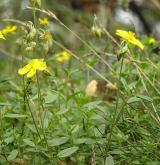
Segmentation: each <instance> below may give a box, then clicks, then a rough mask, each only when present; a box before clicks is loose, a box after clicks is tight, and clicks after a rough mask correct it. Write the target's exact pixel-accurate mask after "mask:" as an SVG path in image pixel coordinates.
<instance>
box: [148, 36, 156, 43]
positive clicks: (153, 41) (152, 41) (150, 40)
mask: <svg viewBox="0 0 160 165" xmlns="http://www.w3.org/2000/svg"><path fill="white" fill-rule="evenodd" d="M155 42H156V39H155V38H153V37H150V38H149V41H148V43H149V44H154V43H155Z"/></svg>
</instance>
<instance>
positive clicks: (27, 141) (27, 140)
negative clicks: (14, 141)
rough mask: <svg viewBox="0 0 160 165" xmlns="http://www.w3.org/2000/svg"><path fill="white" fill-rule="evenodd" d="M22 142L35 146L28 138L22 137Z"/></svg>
mask: <svg viewBox="0 0 160 165" xmlns="http://www.w3.org/2000/svg"><path fill="white" fill-rule="evenodd" d="M23 141H24V143H25V144H27V145H28V146H31V147H35V144H34V143H33V142H32V141H31V140H29V139H23Z"/></svg>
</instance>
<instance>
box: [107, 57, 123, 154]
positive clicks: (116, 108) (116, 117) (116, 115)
mask: <svg viewBox="0 0 160 165" xmlns="http://www.w3.org/2000/svg"><path fill="white" fill-rule="evenodd" d="M123 63H124V56H122V60H121V65H120V72H119V79H118V82H119V83H120V81H121V74H122V68H123ZM119 91H120V89H119V88H118V91H117V99H116V107H115V113H114V116H113V123H112V126H111V129H110V131H111V132H110V134H109V137H108V143H107V145H106V149H105V150H106V154H107V152H108V150H109V147H110V143H111V138H112V135H113V129H114V127H115V126H116V123H117V119H118V118H119V116H120V114H121V112H122V110H123V106H122V109H121V110H120V111H119V112H118V104H119V93H120V92H119Z"/></svg>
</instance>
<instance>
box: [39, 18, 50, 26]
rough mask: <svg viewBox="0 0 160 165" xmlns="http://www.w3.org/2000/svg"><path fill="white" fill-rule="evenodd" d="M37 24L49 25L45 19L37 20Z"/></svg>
mask: <svg viewBox="0 0 160 165" xmlns="http://www.w3.org/2000/svg"><path fill="white" fill-rule="evenodd" d="M39 23H40V24H41V25H49V21H48V19H47V18H39Z"/></svg>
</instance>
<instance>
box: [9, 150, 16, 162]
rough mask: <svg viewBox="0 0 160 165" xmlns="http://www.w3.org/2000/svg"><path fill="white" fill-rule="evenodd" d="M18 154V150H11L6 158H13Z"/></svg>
mask: <svg viewBox="0 0 160 165" xmlns="http://www.w3.org/2000/svg"><path fill="white" fill-rule="evenodd" d="M17 155H18V150H13V151H11V152H10V154H9V156H8V157H7V160H13V159H15V158H16V157H17Z"/></svg>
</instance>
